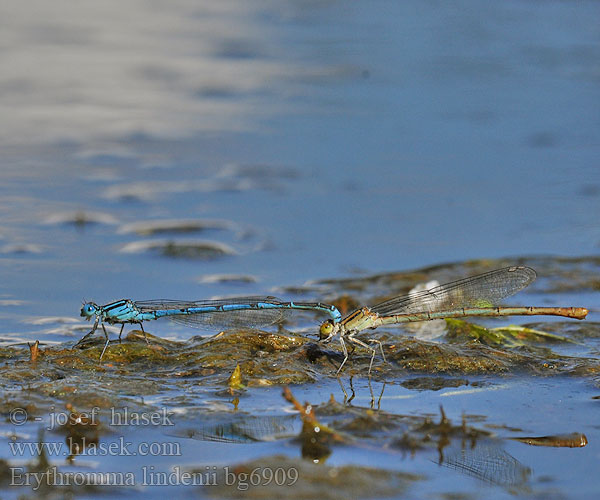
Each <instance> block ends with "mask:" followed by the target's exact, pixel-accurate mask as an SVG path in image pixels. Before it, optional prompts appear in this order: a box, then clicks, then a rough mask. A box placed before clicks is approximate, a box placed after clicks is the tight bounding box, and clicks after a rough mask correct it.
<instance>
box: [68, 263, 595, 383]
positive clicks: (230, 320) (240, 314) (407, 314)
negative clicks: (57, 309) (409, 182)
mask: <svg viewBox="0 0 600 500" xmlns="http://www.w3.org/2000/svg"><path fill="white" fill-rule="evenodd" d="M536 276H537V275H536V272H535V271H534V270H533V269H531V268H530V267H525V266H518V267H517V266H513V267H505V268H502V269H497V270H494V271H490V272H487V273H484V274H479V275H477V276H472V277H469V278H464V279H461V280H458V281H453V282H451V283H446V284H444V285H439V286H436V287H433V288H429V289H428V290H423V291H421V292H416V293H412V294H409V295H403V296H398V297H394V298H392V299H389V300H386V301H385V302H381V303H379V304H376V305H375V306H372V307H363V308H361V309H358V310H356V311H354V312H352V313H350V314H349V315H347V316H346V317H342V315H341V313H340V312H339V311H338V309H337V308H336V307H335V306H333V305H329V304H323V303H320V302H289V301H288V302H286V301H283V300H280V299H278V298H276V297H270V296H267V297H238V298H234V299H221V300H202V301H178V300H148V301H136V302H134V301H131V300H128V299H123V300H118V301H116V302H112V303H110V304H107V305H105V306H98V305H97V304H95V303H93V302H87V303H86V304H84V305H83V307H82V308H81V316H83V317H85V318H86V319H88V320H91V319H92V318H95V319H94V326H93V327H92V330H91V331H90V332H89V333H88V334H86V335H85V336H84V337H83V338H82V339H81V340H80V341H79V342H78V343H77V344H76V345H78V344H80V343H81V342H82V341H83V340H84V339H86V338H87V337H89V336H90V335H92V334H93V333H94V332H95V331H96V329H97V328H98V326H99V325H101V326H102V329H103V330H104V335H105V337H106V343H105V345H104V349H103V350H102V354H101V355H100V359H102V357H103V356H104V352H105V351H106V348H107V347H108V344H109V339H108V333H107V331H106V328H105V327H104V323H109V324H118V323H121V331H120V333H119V339H120V338H121V334H122V333H123V327H124V326H125V324H126V323H137V324H139V325H140V326H141V325H142V323H143V322H144V321H148V320H153V319H159V318H162V317H167V318H169V319H170V320H172V321H176V322H178V323H182V324H184V325H187V326H191V327H196V328H212V329H222V328H232V327H239V326H249V327H261V326H266V325H270V324H275V323H279V322H281V321H282V320H283V319H284V317H285V314H286V313H287V312H290V311H293V310H309V311H316V312H323V313H327V314H329V316H330V318H329V319H328V320H326V321H325V322H323V324H322V325H321V327H320V329H319V334H320V338H321V341H322V342H325V343H326V342H330V341H331V340H332V339H333V338H334V337H335V336H338V337H339V340H340V344H341V347H342V351H343V354H344V360H343V361H342V363H341V365H340V367H339V368H338V370H337V373H339V372H340V371H341V370H342V368H343V366H344V365H345V364H346V361H348V357H349V354H348V349H347V347H346V342H349V343H350V344H351V345H352V346H353V347H356V346H358V347H363V348H365V349H367V350H369V351H370V352H371V362H370V364H369V374H370V373H371V368H372V366H373V360H374V358H375V353H376V350H375V349H374V348H373V347H372V346H371V345H369V344H370V343H378V344H379V347H380V349H381V354H382V357H383V359H384V360H385V355H384V353H383V348H382V346H381V343H380V342H379V341H377V340H374V339H364V340H363V339H359V338H357V337H356V335H357V334H358V333H360V332H362V331H364V330H366V329H372V328H377V327H378V326H382V325H391V324H399V323H407V322H416V321H428V320H433V319H443V318H457V317H465V316H516V315H526V316H532V315H551V316H564V317H568V318H575V319H583V318H585V316H586V315H587V313H588V310H587V309H585V308H583V307H523V306H519V307H500V306H498V305H497V304H498V302H499V301H501V300H502V299H505V298H506V297H509V296H511V295H514V294H515V293H517V292H518V291H519V290H522V289H523V288H525V287H526V286H528V285H529V284H530V283H532V282H533V281H534V280H535V278H536ZM142 331H144V329H143V326H142ZM144 334H145V331H144Z"/></svg>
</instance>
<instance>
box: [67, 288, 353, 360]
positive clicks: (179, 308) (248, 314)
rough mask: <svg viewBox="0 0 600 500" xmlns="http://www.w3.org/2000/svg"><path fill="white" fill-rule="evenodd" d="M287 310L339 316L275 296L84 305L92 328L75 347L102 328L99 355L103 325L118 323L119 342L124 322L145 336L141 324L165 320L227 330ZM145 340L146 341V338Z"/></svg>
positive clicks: (269, 320) (272, 319)
mask: <svg viewBox="0 0 600 500" xmlns="http://www.w3.org/2000/svg"><path fill="white" fill-rule="evenodd" d="M291 310H309V311H319V312H325V313H327V314H329V316H330V318H331V321H333V322H335V323H339V322H340V321H341V319H342V315H341V314H340V312H339V311H338V310H337V309H336V307H335V306H331V305H329V304H322V303H320V302H285V301H282V300H280V299H278V298H277V297H237V298H232V299H221V300H200V301H195V302H190V301H187V302H186V301H180V300H145V301H136V302H134V301H132V300H129V299H123V300H117V301H116V302H111V303H110V304H106V305H104V306H99V305H97V304H95V303H94V302H87V303H85V304H83V307H82V308H81V316H83V317H84V318H86V319H87V320H88V321H89V320H91V319H92V318H95V319H94V326H92V329H91V331H90V332H89V333H87V334H86V335H85V336H84V337H82V339H81V340H80V341H79V342H77V344H75V345H76V346H77V345H79V344H81V342H83V341H84V340H85V339H86V338H88V337H89V336H90V335H92V334H93V333H94V332H95V331H96V329H97V328H98V325H101V326H102V329H103V330H104V336H105V337H106V344H105V345H104V349H103V350H102V354H101V355H100V359H102V357H103V356H104V352H105V351H106V348H107V347H108V344H109V339H108V333H107V331H106V328H105V327H104V323H109V324H111V325H113V324H117V323H121V331H120V332H119V340H120V339H121V335H122V333H123V327H124V326H125V324H126V323H137V324H139V325H140V327H141V328H142V332H144V335H146V332H145V331H144V327H143V326H142V322H144V321H149V320H153V319H159V318H163V317H166V318H168V319H170V320H172V321H175V322H177V323H181V324H184V325H186V326H191V327H195V328H228V327H229V328H231V327H236V326H249V327H258V326H266V325H271V324H274V323H279V322H281V321H282V320H283V319H284V316H285V314H286V312H288V311H291ZM146 341H147V339H146Z"/></svg>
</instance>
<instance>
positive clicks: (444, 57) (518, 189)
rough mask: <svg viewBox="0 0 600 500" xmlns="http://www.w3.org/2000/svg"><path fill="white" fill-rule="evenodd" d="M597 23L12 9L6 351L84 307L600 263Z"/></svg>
mask: <svg viewBox="0 0 600 500" xmlns="http://www.w3.org/2000/svg"><path fill="white" fill-rule="evenodd" d="M599 11H600V4H598V2H595V1H582V2H560V1H549V2H530V1H523V0H518V1H506V2H493V3H489V2H486V3H481V2H475V1H469V0H460V1H456V2H451V3H447V2H438V1H420V0H419V1H408V2H389V1H374V2H367V3H362V2H360V3H359V2H350V3H348V2H336V1H298V0H289V1H279V0H278V1H270V0H264V1H255V2H243V1H235V0H233V1H232V0H228V1H223V2H193V1H189V0H179V1H172V2H156V1H130V2H126V3H123V2H117V1H113V0H106V1H103V2H92V1H81V2H70V1H66V0H56V1H54V2H45V1H41V0H40V1H30V2H26V3H15V2H8V1H0V64H1V66H2V71H1V72H0V162H1V163H0V181H1V182H0V211H1V214H2V217H1V220H0V265H1V266H2V279H1V280H0V299H1V302H0V304H1V306H2V307H1V315H2V320H3V325H4V328H3V330H4V334H5V335H7V336H9V337H12V338H16V337H19V336H23V337H26V338H29V337H30V330H31V329H32V326H31V322H32V321H33V320H31V318H38V320H39V321H41V322H43V321H44V320H43V319H39V318H77V317H78V313H79V308H80V307H81V306H80V302H81V300H83V299H87V300H95V301H96V302H98V303H106V302H109V301H112V300H115V299H119V298H124V297H130V298H132V299H150V298H182V299H205V298H211V297H216V296H224V295H248V294H265V293H279V291H278V290H279V288H281V287H293V286H301V285H303V284H304V283H306V282H307V281H310V280H315V279H321V278H331V277H350V276H360V275H364V274H365V273H374V272H388V271H394V270H401V269H409V268H414V267H420V266H426V265H431V264H437V263H442V262H451V261H462V260H466V259H471V258H496V257H513V256H514V257H515V258H516V257H520V256H528V255H567V256H582V255H594V254H598V250H599V245H600V224H599V219H598V215H599V213H600V168H599V166H600V165H599V164H598V158H600V133H599V132H600V130H599V119H600V113H599V111H600V105H599V104H600V86H599V85H598V84H599V82H600V43H599V42H600V30H599V29H598V19H599V18H600V16H599V14H600V12H599ZM284 295H285V294H284ZM24 317H26V318H29V320H28V321H27V322H26V325H24V323H23V318H24ZM50 321H51V320H50ZM33 329H35V328H33ZM35 336H36V333H35V332H33V333H31V337H32V338H33V337H35Z"/></svg>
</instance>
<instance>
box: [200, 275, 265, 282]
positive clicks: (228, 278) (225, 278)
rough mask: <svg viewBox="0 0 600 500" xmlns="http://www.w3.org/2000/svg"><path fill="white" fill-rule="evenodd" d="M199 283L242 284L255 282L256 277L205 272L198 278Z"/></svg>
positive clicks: (256, 280)
mask: <svg viewBox="0 0 600 500" xmlns="http://www.w3.org/2000/svg"><path fill="white" fill-rule="evenodd" d="M198 282H199V283H206V284H212V283H227V284H243V283H257V282H258V278H256V277H255V276H252V275H249V274H206V275H204V276H202V277H201V278H199V279H198Z"/></svg>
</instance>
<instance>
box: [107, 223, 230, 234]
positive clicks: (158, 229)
mask: <svg viewBox="0 0 600 500" xmlns="http://www.w3.org/2000/svg"><path fill="white" fill-rule="evenodd" d="M235 228H236V225H235V224H234V223H233V222H231V221H228V220H222V219H164V220H153V221H141V222H131V223H129V224H123V225H122V226H120V227H119V229H118V231H117V232H118V233H120V234H129V233H135V234H137V235H139V236H151V235H153V234H161V233H199V232H203V231H210V230H223V229H229V230H232V229H235Z"/></svg>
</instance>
